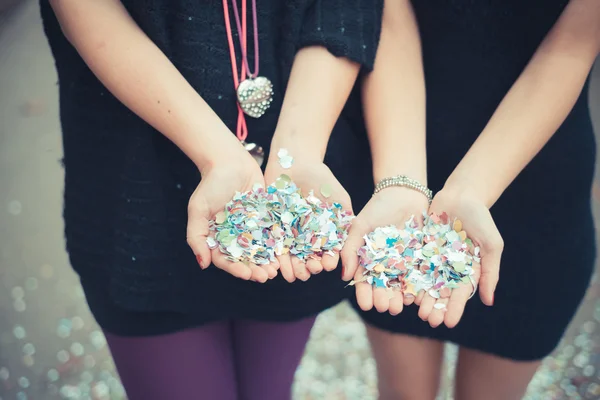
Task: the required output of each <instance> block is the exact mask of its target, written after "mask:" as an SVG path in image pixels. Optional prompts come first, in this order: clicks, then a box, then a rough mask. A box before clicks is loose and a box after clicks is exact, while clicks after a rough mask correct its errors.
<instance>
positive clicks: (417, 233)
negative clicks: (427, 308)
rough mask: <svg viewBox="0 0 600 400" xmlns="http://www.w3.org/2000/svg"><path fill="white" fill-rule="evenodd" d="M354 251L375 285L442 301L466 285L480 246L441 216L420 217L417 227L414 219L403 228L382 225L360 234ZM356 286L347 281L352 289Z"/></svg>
mask: <svg viewBox="0 0 600 400" xmlns="http://www.w3.org/2000/svg"><path fill="white" fill-rule="evenodd" d="M365 243H366V244H365V246H363V247H361V248H360V249H359V251H358V255H359V258H360V265H361V266H363V267H364V268H365V273H364V277H363V279H361V280H360V282H364V281H366V282H368V283H370V284H372V285H373V286H375V287H381V288H393V289H398V290H402V291H403V292H404V293H405V294H412V295H414V296H416V295H417V294H418V293H419V291H421V290H424V291H426V292H428V293H429V295H431V296H432V297H434V298H447V297H449V296H450V294H451V292H452V289H454V288H457V287H458V285H459V284H460V283H470V282H471V275H472V274H473V267H472V266H473V262H479V248H478V247H475V246H474V245H473V243H472V242H471V240H470V239H469V238H467V234H466V232H465V231H463V230H462V223H461V221H460V220H458V219H456V220H454V221H452V222H451V221H450V218H449V217H448V215H447V214H446V213H443V214H442V215H440V216H437V215H435V214H432V215H430V216H427V215H424V224H423V227H421V226H420V225H419V224H418V223H417V221H416V220H415V218H414V217H412V218H411V219H410V220H408V221H407V222H406V223H405V227H404V229H398V228H397V227H395V226H386V227H380V228H377V229H375V230H374V231H373V232H371V233H369V234H368V235H366V236H365ZM356 283H358V282H355V281H352V282H351V285H354V284H356Z"/></svg>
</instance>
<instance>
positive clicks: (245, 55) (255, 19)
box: [232, 0, 260, 78]
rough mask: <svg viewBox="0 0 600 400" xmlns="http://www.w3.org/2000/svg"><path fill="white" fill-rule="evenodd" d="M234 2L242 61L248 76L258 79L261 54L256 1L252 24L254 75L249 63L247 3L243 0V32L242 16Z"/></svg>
mask: <svg viewBox="0 0 600 400" xmlns="http://www.w3.org/2000/svg"><path fill="white" fill-rule="evenodd" d="M232 2H233V14H234V15H235V22H236V25H237V29H238V36H239V37H240V45H241V46H242V60H243V62H244V65H245V67H246V71H248V76H249V77H250V78H256V77H257V76H258V72H259V69H258V68H259V65H260V63H259V61H260V52H259V47H258V16H257V12H256V0H252V23H253V30H254V73H252V72H251V71H250V64H249V63H248V52H247V49H246V26H245V25H246V10H245V8H246V4H245V3H246V1H245V0H243V4H242V14H243V15H244V20H243V23H244V27H243V30H242V24H241V23H240V14H239V12H238V6H237V0H232ZM242 32H243V36H244V40H243V43H242Z"/></svg>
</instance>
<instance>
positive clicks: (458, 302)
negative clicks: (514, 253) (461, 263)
mask: <svg viewBox="0 0 600 400" xmlns="http://www.w3.org/2000/svg"><path fill="white" fill-rule="evenodd" d="M443 212H445V213H446V214H448V216H449V217H450V218H451V219H454V218H457V219H459V220H460V221H462V224H463V230H464V231H465V232H466V233H467V235H468V237H469V238H470V239H471V240H472V241H473V243H474V244H475V245H476V246H479V248H480V257H481V261H480V263H479V264H474V266H473V269H474V274H473V276H472V278H473V282H474V283H475V284H477V283H478V284H479V296H480V297H481V301H482V302H483V303H484V304H486V305H488V306H491V305H493V304H494V291H495V290H496V285H497V284H498V278H499V273H500V258H501V256H502V250H503V249H504V242H503V240H502V236H501V235H500V232H498V228H496V224H495V223H494V220H493V219H492V215H491V214H490V211H489V209H488V208H487V207H486V205H485V204H484V203H483V202H482V201H480V200H478V199H477V198H476V197H475V196H472V195H469V194H468V193H467V192H464V191H452V190H442V191H440V192H439V193H438V194H437V195H436V196H435V197H434V199H433V202H432V203H431V207H430V208H429V213H430V214H431V213H435V214H437V215H441V214H442V213H443ZM474 290H476V287H474V286H473V285H472V284H461V285H460V286H459V287H458V288H456V289H453V290H452V293H451V295H450V297H449V298H445V299H435V298H433V297H431V296H430V295H429V294H426V293H420V294H419V296H417V300H416V303H417V304H419V305H420V308H419V317H420V318H421V319H423V320H424V321H428V322H429V324H430V325H431V326H432V327H437V326H439V325H441V324H442V323H444V324H445V325H446V326H447V327H449V328H453V327H455V326H456V325H457V324H458V323H459V321H460V319H461V317H462V314H463V312H464V309H465V305H466V303H467V300H469V298H470V297H471V295H472V294H473V292H474ZM436 303H441V304H445V305H446V308H444V307H440V308H435V307H434V306H435V304H436Z"/></svg>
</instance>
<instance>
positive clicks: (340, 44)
mask: <svg viewBox="0 0 600 400" xmlns="http://www.w3.org/2000/svg"><path fill="white" fill-rule="evenodd" d="M238 3H239V2H238ZM123 4H124V5H125V6H126V7H127V9H128V10H129V12H130V14H131V15H132V17H133V18H134V19H135V21H136V22H137V23H138V25H139V26H140V27H141V28H142V29H143V30H144V31H145V32H146V34H147V35H148V36H149V37H150V38H151V39H152V40H153V41H154V42H155V43H156V44H157V45H158V47H160V49H161V50H162V51H163V52H164V53H165V54H166V55H167V56H168V57H169V58H170V59H171V61H172V62H173V63H174V64H175V66H176V67H177V68H178V69H179V71H180V72H181V73H182V74H183V75H184V76H185V78H186V79H187V80H188V82H190V84H191V85H192V86H193V87H194V88H195V89H196V90H197V91H198V92H199V93H200V95H201V96H202V97H203V98H204V99H205V100H206V101H207V102H208V104H209V105H210V106H211V107H212V108H213V110H215V112H216V113H217V114H218V115H219V116H220V117H221V119H222V120H223V121H224V122H225V123H226V124H227V125H228V126H229V128H230V129H232V131H234V130H235V126H236V121H237V108H236V102H235V93H234V90H233V79H232V76H231V66H230V60H229V48H228V44H227V36H226V32H225V25H224V19H223V18H224V17H223V7H222V2H221V0H193V1H191V0H145V1H138V0H123ZM382 4H383V2H382V0H375V1H373V0H350V1H349V0H261V1H258V20H259V40H260V51H261V53H260V62H261V74H263V75H264V76H266V77H268V78H269V79H271V81H272V82H273V84H274V88H275V92H276V93H275V99H274V102H273V104H272V106H271V108H270V109H269V110H268V112H267V113H266V114H265V115H264V116H263V117H262V118H260V119H259V120H253V119H249V120H248V124H249V131H250V136H249V141H252V142H255V143H258V144H259V145H261V146H263V148H265V149H268V147H269V144H270V142H271V137H272V134H273V131H274V130H275V126H276V123H277V118H278V116H279V111H280V109H281V104H282V100H283V92H284V90H285V87H286V85H287V80H288V77H289V73H290V71H291V66H292V62H293V59H294V56H295V54H296V52H297V50H298V49H299V48H301V47H304V46H309V45H321V46H325V47H326V48H327V49H329V51H330V52H332V53H333V54H334V55H336V56H340V57H348V58H350V59H351V60H353V61H356V62H358V63H360V64H361V65H362V66H363V67H365V68H366V69H369V68H371V67H372V65H373V62H374V58H375V52H376V47H377V43H378V40H379V31H380V24H381V13H382ZM41 11H42V18H43V21H44V28H45V32H46V35H47V37H48V40H49V43H50V46H51V49H52V52H53V54H54V57H55V60H56V67H57V72H58V77H59V84H60V116H61V123H62V130H63V145H64V166H65V206H64V218H65V226H66V228H65V233H66V239H67V250H68V252H69V256H70V260H71V264H72V265H73V268H74V269H75V271H76V272H77V273H78V274H79V276H80V278H81V282H82V285H83V288H84V290H85V293H86V297H87V300H88V303H89V306H90V309H91V311H92V313H93V314H94V316H95V318H96V320H97V321H98V322H99V324H100V325H101V327H102V328H103V329H105V330H107V331H109V332H111V333H114V334H119V335H154V334H161V333H169V332H173V331H177V330H181V329H184V328H187V327H192V326H199V325H202V324H204V323H207V322H211V321H217V320H225V319H232V318H247V319H258V320H269V321H289V320H296V319H300V318H304V317H308V316H312V315H315V314H317V313H319V312H320V311H322V310H324V309H326V308H328V307H330V306H333V305H335V304H337V303H338V302H340V301H341V300H342V299H343V298H344V297H345V296H347V295H348V291H345V290H344V288H343V286H344V284H343V282H342V281H341V279H340V272H339V270H336V271H334V272H330V273H321V274H319V275H317V276H314V277H312V278H311V279H310V280H309V281H308V282H300V281H298V282H295V283H293V284H288V283H287V282H286V281H285V280H283V278H281V276H278V278H277V279H274V280H272V281H269V282H268V283H266V284H263V285H261V284H258V283H253V282H247V281H242V280H240V279H237V278H234V277H232V276H230V275H229V274H227V273H225V272H223V271H221V270H219V269H217V268H215V267H214V266H213V267H211V268H208V269H206V270H204V271H202V270H200V268H199V267H198V264H197V262H196V260H195V258H194V256H193V254H192V252H191V251H190V249H189V248H188V247H187V244H186V237H185V236H186V223H187V212H186V211H187V202H188V200H189V197H190V195H191V194H192V192H193V190H194V189H195V188H196V186H197V185H198V182H199V179H200V175H199V173H198V171H197V169H196V168H195V167H194V165H193V164H192V162H191V161H190V160H188V159H187V157H185V156H184V155H183V153H182V152H181V151H180V150H179V149H178V148H177V147H176V146H175V145H173V144H172V143H171V142H170V141H168V140H167V139H166V138H165V137H164V136H163V135H161V134H160V133H158V132H156V131H155V130H154V129H152V128H151V127H150V126H148V125H147V124H146V123H144V122H143V121H142V120H141V119H140V118H138V117H137V116H136V115H134V114H133V113H132V112H130V111H129V110H128V109H127V108H126V107H125V106H123V105H122V104H121V103H120V102H119V101H118V100H117V99H116V98H114V97H113V96H112V95H111V94H110V93H109V92H108V91H107V90H106V88H104V87H103V85H102V84H101V83H100V82H99V81H98V80H97V79H96V78H95V76H94V75H93V74H92V72H91V71H90V70H89V69H88V68H87V66H86V65H85V64H84V62H83V61H82V59H81V58H80V56H79V55H78V54H77V52H76V51H75V49H74V48H73V47H72V46H71V45H70V44H69V43H68V42H67V41H66V39H65V38H64V36H63V35H62V32H61V29H60V26H59V24H58V22H57V20H56V18H55V16H54V14H53V12H52V10H51V9H50V6H49V5H48V2H47V0H41ZM234 40H235V41H236V43H238V42H237V37H236V38H234ZM248 48H250V49H251V48H253V45H252V37H251V35H249V44H248ZM238 60H241V58H240V55H239V54H238ZM139 62H145V61H144V60H140V61H139ZM250 64H251V65H252V60H250ZM157 79H160V77H157ZM348 107H349V108H348V109H349V110H350V111H345V113H348V114H349V115H351V116H353V115H356V114H357V113H356V112H355V111H353V110H356V108H357V107H358V108H359V107H360V99H359V97H358V96H356V94H355V95H353V98H352V99H351V100H350V101H349V105H348ZM362 135H363V133H362V132H361V125H360V124H356V123H355V122H354V121H352V120H351V119H349V118H346V117H341V118H340V120H339V121H338V124H337V125H336V128H335V129H334V132H333V134H332V139H331V142H330V145H331V148H332V149H336V148H339V147H340V146H342V145H344V146H345V152H344V153H343V154H344V157H341V156H340V155H341V154H342V152H328V154H327V156H326V163H327V164H328V165H329V166H330V168H331V169H332V171H333V172H334V173H335V174H336V175H337V176H338V177H339V178H340V180H341V181H342V184H343V185H346V186H351V182H352V179H351V178H352V177H351V175H350V174H349V173H348V172H347V171H348V167H349V165H350V164H351V161H352V159H353V158H355V157H356V156H357V154H360V152H361V149H360V148H359V147H358V143H359V142H360V141H359V137H361V136H362ZM346 157H347V158H346ZM231 162H235V160H232V161H231ZM365 173H368V172H365Z"/></svg>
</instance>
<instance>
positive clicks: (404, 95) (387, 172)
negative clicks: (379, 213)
mask: <svg viewBox="0 0 600 400" xmlns="http://www.w3.org/2000/svg"><path fill="white" fill-rule="evenodd" d="M363 98H364V110H365V119H366V124H367V129H368V134H369V143H370V145H371V153H372V156H373V174H374V178H375V181H379V180H381V179H383V178H385V177H389V176H394V175H407V176H409V177H411V178H413V179H417V180H418V181H420V182H421V184H423V185H426V184H427V162H426V155H425V82H424V77H423V63H422V58H421V41H420V37H419V30H418V27H417V22H416V18H415V15H414V12H413V10H412V5H411V3H410V1H408V0H386V2H385V6H384V12H383V24H382V30H381V41H380V44H379V50H378V52H377V58H376V60H375V69H374V70H373V72H372V73H371V74H369V75H368V77H367V78H366V79H365V81H364V84H363Z"/></svg>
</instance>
